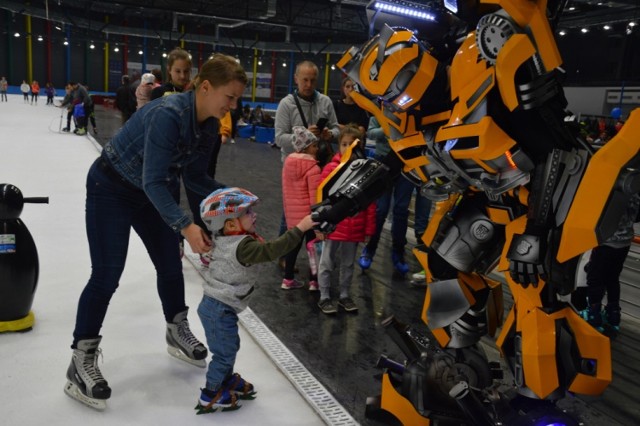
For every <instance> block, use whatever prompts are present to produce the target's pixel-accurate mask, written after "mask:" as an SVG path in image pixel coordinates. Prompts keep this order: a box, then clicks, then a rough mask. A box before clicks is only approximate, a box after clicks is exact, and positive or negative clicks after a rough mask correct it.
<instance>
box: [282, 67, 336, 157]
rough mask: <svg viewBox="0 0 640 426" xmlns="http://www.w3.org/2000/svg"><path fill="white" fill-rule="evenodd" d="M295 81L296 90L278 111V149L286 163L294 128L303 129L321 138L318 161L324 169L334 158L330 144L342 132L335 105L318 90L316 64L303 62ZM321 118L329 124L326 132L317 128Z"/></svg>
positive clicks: (291, 149) (295, 75) (291, 144)
mask: <svg viewBox="0 0 640 426" xmlns="http://www.w3.org/2000/svg"><path fill="white" fill-rule="evenodd" d="M293 78H294V80H295V83H296V89H295V90H294V92H293V93H291V94H289V95H287V96H285V97H284V98H283V99H282V100H281V101H280V103H279V104H278V109H277V110H276V121H275V130H276V132H275V133H276V145H278V146H279V147H280V152H281V159H282V161H283V162H284V160H285V158H286V157H287V155H289V154H291V153H292V152H293V140H294V135H293V130H292V129H293V127H294V126H303V127H305V128H307V129H309V131H310V132H311V133H313V134H314V136H315V137H316V138H318V143H319V147H318V148H319V151H318V161H319V163H320V167H323V166H324V165H325V164H326V163H327V162H329V160H330V159H331V156H332V154H333V153H332V152H331V146H330V143H331V141H332V140H333V139H337V138H338V133H339V132H340V129H339V127H338V119H337V118H336V112H335V110H334V109H333V102H331V99H329V97H328V96H326V95H323V94H322V93H320V92H318V91H317V90H316V86H317V84H318V66H317V65H316V64H314V63H313V62H311V61H303V62H300V63H299V64H298V65H297V66H296V71H295V74H294V76H293ZM321 118H323V119H326V120H327V122H326V125H325V126H324V128H322V129H321V128H319V127H318V126H317V123H318V121H319V120H320V119H321Z"/></svg>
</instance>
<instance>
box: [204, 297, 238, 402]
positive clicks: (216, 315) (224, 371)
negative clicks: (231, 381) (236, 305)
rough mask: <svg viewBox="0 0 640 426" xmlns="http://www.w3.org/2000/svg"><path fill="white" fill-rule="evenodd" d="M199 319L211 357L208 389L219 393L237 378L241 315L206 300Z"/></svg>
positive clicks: (206, 298) (219, 303)
mask: <svg viewBox="0 0 640 426" xmlns="http://www.w3.org/2000/svg"><path fill="white" fill-rule="evenodd" d="M198 316H199V317H200V321H202V326H203V327H204V334H205V336H206V337H207V346H208V347H209V352H210V353H211V361H209V368H208V370H207V384H206V386H207V389H210V390H218V388H220V385H221V384H222V382H223V381H224V380H225V379H226V378H227V377H228V376H230V375H231V374H233V366H234V365H235V363H236V355H237V354H238V351H239V350H240V335H239V334H238V314H237V313H236V311H235V310H234V309H233V308H231V307H230V306H228V305H226V304H224V303H222V302H220V301H218V300H216V299H213V298H211V297H208V296H204V297H203V298H202V301H201V302H200V305H199V306H198Z"/></svg>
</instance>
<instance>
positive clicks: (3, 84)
mask: <svg viewBox="0 0 640 426" xmlns="http://www.w3.org/2000/svg"><path fill="white" fill-rule="evenodd" d="M7 89H9V83H7V79H6V78H4V76H2V78H0V95H1V96H2V102H9V101H8V99H7Z"/></svg>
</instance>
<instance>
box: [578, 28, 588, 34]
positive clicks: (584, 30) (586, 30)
mask: <svg viewBox="0 0 640 426" xmlns="http://www.w3.org/2000/svg"><path fill="white" fill-rule="evenodd" d="M580 32H581V33H582V34H586V33H588V32H589V29H588V28H583V29H581V30H580Z"/></svg>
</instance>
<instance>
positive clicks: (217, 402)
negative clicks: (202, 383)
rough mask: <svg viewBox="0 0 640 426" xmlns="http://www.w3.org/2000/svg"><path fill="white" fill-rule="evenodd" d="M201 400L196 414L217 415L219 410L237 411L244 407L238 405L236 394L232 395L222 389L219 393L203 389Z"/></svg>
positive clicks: (196, 407)
mask: <svg viewBox="0 0 640 426" xmlns="http://www.w3.org/2000/svg"><path fill="white" fill-rule="evenodd" d="M201 391H202V392H200V399H199V400H198V404H197V405H196V406H195V409H196V410H198V412H197V413H196V414H207V413H215V412H216V411H218V408H222V411H232V410H237V409H238V408H240V407H242V406H241V405H240V404H238V399H237V397H236V396H235V394H232V393H230V392H229V391H228V390H227V389H225V388H223V387H220V389H219V390H218V391H212V390H209V389H206V388H205V389H201Z"/></svg>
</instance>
